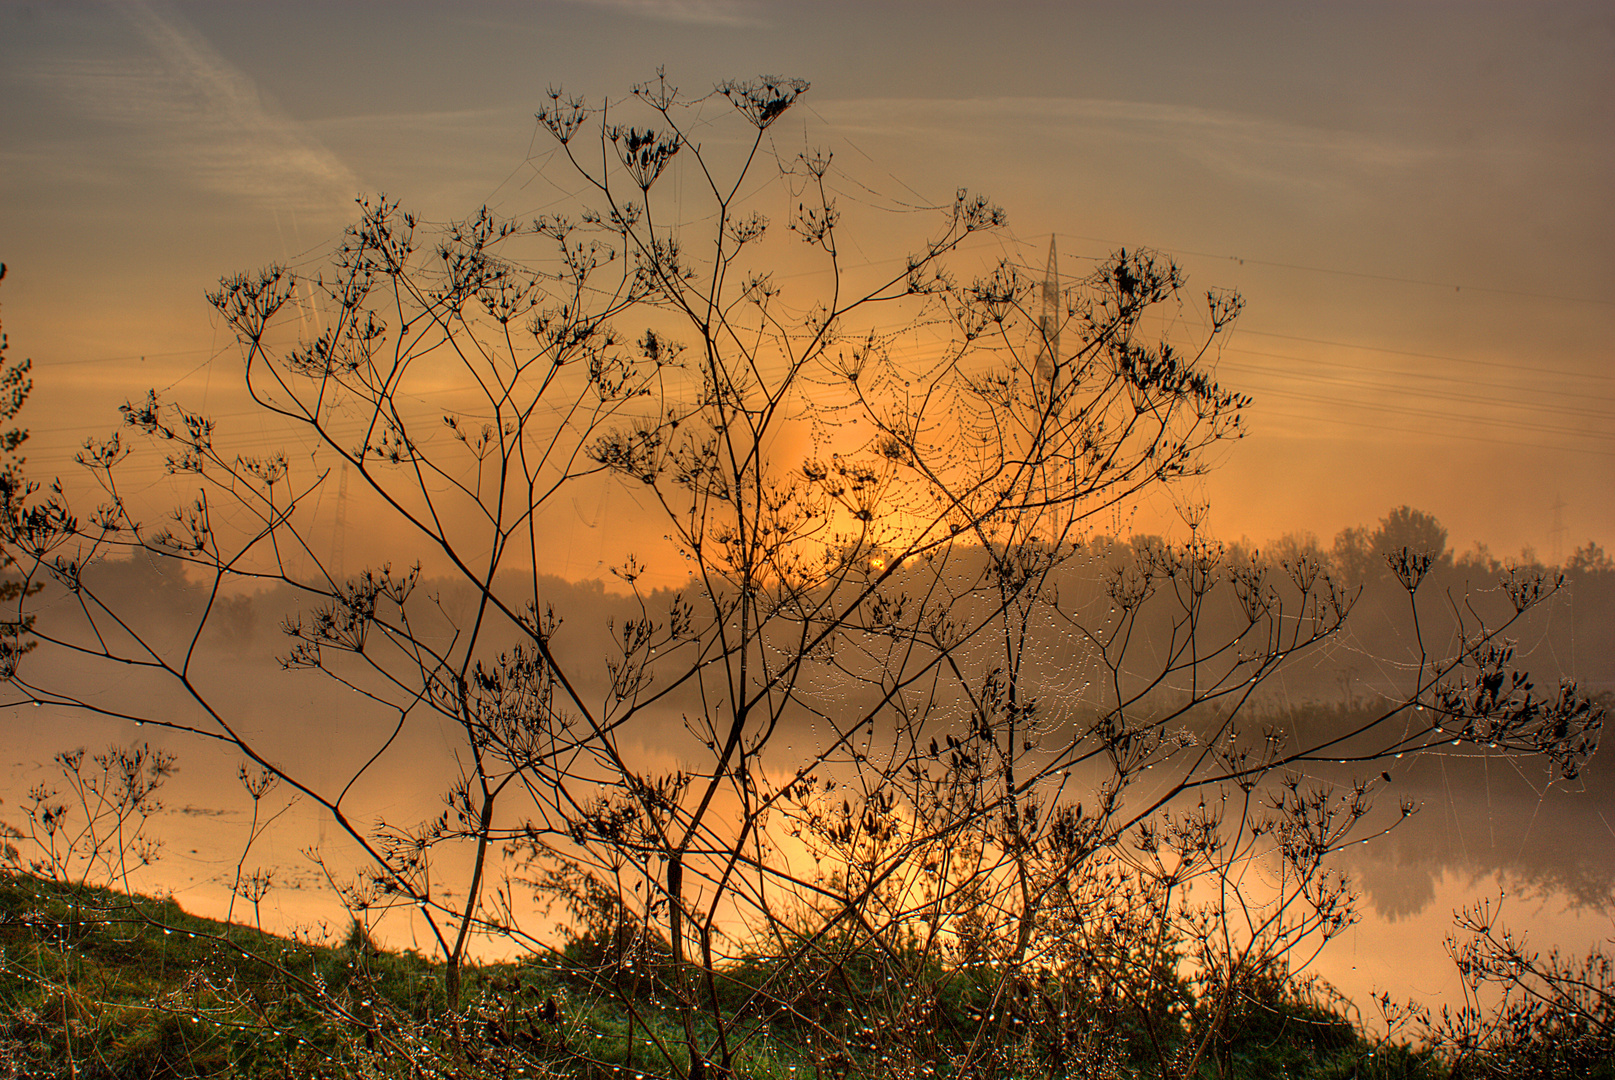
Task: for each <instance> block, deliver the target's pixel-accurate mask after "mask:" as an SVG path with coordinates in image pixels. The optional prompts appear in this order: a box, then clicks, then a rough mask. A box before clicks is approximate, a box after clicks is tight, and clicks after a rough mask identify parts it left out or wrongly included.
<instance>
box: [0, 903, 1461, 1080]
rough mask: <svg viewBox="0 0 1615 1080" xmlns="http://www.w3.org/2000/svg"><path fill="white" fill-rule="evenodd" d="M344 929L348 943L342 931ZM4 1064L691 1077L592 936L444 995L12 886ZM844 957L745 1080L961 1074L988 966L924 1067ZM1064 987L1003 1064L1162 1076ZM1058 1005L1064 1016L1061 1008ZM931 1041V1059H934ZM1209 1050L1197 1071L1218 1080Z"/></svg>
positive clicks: (1010, 1014)
mask: <svg viewBox="0 0 1615 1080" xmlns="http://www.w3.org/2000/svg"><path fill="white" fill-rule="evenodd" d="M338 936H339V937H340V935H338ZM0 944H3V948H4V953H3V956H4V966H3V968H0V1076H4V1077H8V1078H9V1077H24V1076H26V1077H33V1076H69V1075H77V1076H82V1077H202V1076H243V1077H259V1076H263V1077H315V1076H333V1075H337V1076H378V1077H379V1076H460V1077H494V1076H498V1077H512V1076H533V1077H543V1076H557V1077H563V1076H564V1077H608V1076H622V1075H633V1076H644V1077H658V1076H667V1075H684V1074H685V1073H686V1071H687V1068H688V1063H687V1062H686V1061H684V1060H682V1058H681V1049H682V1047H680V1046H679V1045H678V1044H679V1042H680V1038H679V1033H678V1032H677V1031H676V1030H675V1029H674V1028H673V1027H672V1025H671V1024H668V1023H666V1022H664V1021H663V1020H662V1019H661V1018H660V1017H659V1009H658V1001H659V1000H660V999H661V997H662V996H663V995H664V994H665V990H666V987H665V985H664V984H663V980H662V978H661V974H660V973H659V971H658V970H657V968H658V967H659V965H658V964H657V963H656V962H655V959H654V957H652V959H651V962H650V963H649V964H647V965H646V968H647V970H646V971H645V972H644V973H643V978H642V979H641V984H640V986H639V988H638V992H637V993H636V994H634V995H633V998H632V999H631V1000H634V1001H635V1002H636V1004H635V1005H632V1006H624V1005H623V1004H620V1003H618V1002H616V1001H608V1000H605V999H601V998H598V997H596V996H595V995H593V994H592V993H591V992H590V990H589V988H590V987H592V986H593V985H595V983H596V982H597V981H598V980H599V978H600V974H601V967H602V966H603V965H607V964H610V963H612V962H613V961H612V957H610V956H609V955H608V953H609V952H610V950H609V948H607V947H606V944H605V943H602V942H599V941H597V940H593V939H591V938H589V937H586V936H585V937H582V938H579V939H575V940H573V941H572V942H570V943H569V944H568V946H567V948H566V949H565V950H564V951H563V952H562V953H561V954H560V955H558V956H555V957H551V958H548V959H545V960H543V961H533V962H523V963H515V964H492V965H488V966H485V967H480V968H474V969H471V970H470V971H468V972H467V973H466V982H465V985H464V987H463V990H464V1001H463V1003H462V1006H461V1007H460V1008H459V1009H457V1010H456V1009H451V1008H449V1007H448V1004H447V999H446V997H445V994H444V985H443V966H442V965H441V964H440V963H435V962H432V961H430V960H428V959H426V958H425V957H423V956H421V955H420V954H418V953H414V952H405V953H396V952H390V951H384V950H380V949H377V948H375V947H374V946H373V945H371V943H370V942H369V940H368V938H367V937H366V936H365V934H364V932H363V930H362V929H361V928H360V927H359V926H358V925H357V924H355V925H354V926H353V927H351V928H350V930H349V932H348V934H347V935H346V938H345V940H341V941H340V943H338V942H332V943H331V944H324V945H322V944H316V943H312V942H310V941H307V940H290V939H286V938H280V937H276V936H273V935H270V934H266V933H261V932H259V931H257V930H254V929H251V928H249V927H243V926H232V925H226V924H224V923H219V922H214V921H212V920H209V919H202V918H198V917H196V916H193V915H188V914H186V913H185V912H184V911H182V910H181V909H180V907H179V905H177V904H176V903H174V902H173V901H172V900H167V901H162V900H154V899H148V898H143V897H136V896H126V895H123V894H121V893H117V892H113V891H110V890H106V889H99V888H89V887H72V886H64V885H58V884H53V883H51V882H49V881H45V880H42V879H39V878H35V877H31V876H25V875H14V876H7V877H3V878H0ZM773 968H774V964H773V963H772V961H771V958H770V957H768V956H765V955H757V956H753V957H751V958H749V959H748V960H747V961H746V962H745V963H744V964H742V965H740V966H739V967H737V968H736V969H735V970H734V971H733V972H731V973H730V975H731V978H730V979H728V980H727V981H726V982H725V983H724V984H722V986H721V987H720V990H719V992H720V993H723V994H725V995H727V996H732V997H733V998H734V1001H733V1003H732V1006H731V1007H733V1008H734V1009H736V1010H737V1011H742V1010H743V1009H744V1003H745V999H746V998H748V997H750V996H752V994H753V992H754V991H755V989H756V988H757V987H758V986H760V985H761V984H763V983H765V982H766V981H767V980H768V979H769V978H770V976H771V974H773ZM871 970H872V969H870V968H868V967H863V968H860V966H859V965H857V964H855V963H842V964H838V965H836V967H835V970H834V972H833V975H832V977H829V978H826V979H824V980H823V981H822V982H821V983H819V992H818V994H816V995H814V997H813V999H812V1000H811V1001H803V1002H802V1003H801V1005H802V1007H801V1008H799V1009H798V1010H796V1015H794V1016H792V1015H790V1014H789V1013H785V1012H782V1011H776V1012H775V1013H774V1014H773V1015H770V1016H758V1017H757V1019H758V1020H759V1021H760V1022H762V1023H764V1024H766V1025H768V1027H769V1032H768V1035H767V1037H766V1038H764V1039H762V1040H759V1041H758V1042H756V1043H755V1044H753V1045H752V1046H751V1047H750V1048H749V1049H748V1051H747V1052H746V1054H745V1056H744V1057H743V1058H741V1059H739V1060H738V1061H737V1062H736V1065H735V1069H734V1075H735V1076H737V1077H738V1076H745V1077H770V1078H774V1077H777V1078H780V1080H786V1078H797V1080H821V1078H822V1080H829V1078H831V1077H847V1078H851V1077H884V1076H892V1075H934V1076H947V1075H949V1073H947V1072H946V1071H944V1070H943V1068H941V1067H939V1066H938V1065H937V1064H936V1063H938V1062H941V1061H943V1060H945V1059H946V1058H947V1057H948V1056H949V1055H948V1054H947V1053H946V1052H945V1051H946V1049H947V1048H946V1047H945V1045H942V1044H946V1043H947V1042H949V1041H950V1040H954V1039H968V1038H970V1037H971V1036H972V1034H973V1033H974V1032H976V1031H977V1029H978V1024H979V1020H980V1015H979V1014H980V1012H981V1010H983V1009H985V1008H988V1007H989V1005H990V1003H989V1000H988V996H987V993H986V989H987V988H988V987H989V986H990V985H991V983H992V982H993V980H992V979H991V978H990V977H986V976H982V977H969V976H966V975H965V974H963V973H960V974H959V977H958V978H957V979H955V980H954V981H953V982H952V983H951V988H952V991H951V993H950V994H948V995H947V996H946V997H945V998H944V999H943V1000H942V1001H941V1002H939V1006H940V1007H939V1008H938V1009H937V1010H936V1011H935V1012H934V1013H933V1014H932V1015H930V1016H928V1017H927V1018H926V1021H925V1023H924V1024H923V1025H912V1026H911V1028H910V1030H909V1032H908V1036H907V1042H908V1045H909V1048H910V1050H911V1052H912V1053H911V1058H910V1060H908V1061H905V1062H894V1061H891V1060H890V1059H889V1055H888V1056H881V1055H878V1054H876V1055H871V1054H870V1053H869V1052H868V1048H869V1047H870V1046H886V1045H888V1044H887V1041H886V1040H882V1039H877V1038H871V1037H870V1036H873V1035H874V1034H875V1032H876V1029H877V1028H879V1027H881V1026H883V1025H891V1024H893V1023H897V1022H901V1020H902V1017H903V1016H904V1014H905V1008H904V1002H903V1001H902V1000H901V997H902V995H901V988H896V987H888V986H883V985H880V984H879V982H878V981H876V980H875V979H874V978H873V977H872V976H871ZM1069 990H1070V988H1069V987H1059V986H1056V985H1055V980H1053V979H1052V978H1051V979H1050V980H1049V981H1048V982H1047V983H1046V984H1045V985H1043V986H1038V987H1030V986H1028V987H1023V988H1021V992H1020V993H1019V994H1018V995H1017V996H1016V1000H1015V1002H1014V1004H1013V1005H1011V1006H1010V1007H1009V1008H1008V1009H1006V1013H1007V1016H1006V1019H1007V1025H1006V1029H1007V1032H1008V1034H1007V1036H1006V1037H1005V1038H1004V1039H1003V1046H1002V1048H1001V1050H1000V1052H999V1053H998V1054H996V1055H994V1058H993V1062H994V1068H995V1069H996V1070H997V1075H1000V1076H1004V1077H1028V1078H1029V1077H1051V1078H1052V1077H1065V1076H1073V1077H1075V1076H1106V1075H1108V1076H1135V1075H1153V1074H1154V1073H1155V1071H1156V1070H1155V1069H1154V1068H1153V1067H1152V1061H1153V1058H1154V1051H1153V1049H1152V1048H1151V1047H1150V1046H1148V1045H1146V1044H1145V1040H1146V1037H1145V1033H1144V1029H1143V1027H1142V1026H1140V1025H1139V1024H1137V1023H1136V1022H1135V1021H1134V1019H1133V1018H1132V1017H1130V1016H1129V1010H1128V1009H1127V1008H1126V1007H1125V1006H1122V1005H1120V1004H1119V1003H1109V1004H1107V1003H1106V1002H1104V1001H1103V1000H1101V999H1099V998H1094V999H1091V1000H1087V1001H1082V1002H1080V1003H1079V1002H1077V1001H1075V1000H1073V999H1072V998H1070V997H1069V995H1068V994H1067V993H1066V992H1067V991H1069ZM1251 990H1252V993H1251V994H1249V995H1248V996H1246V997H1245V998H1243V999H1242V1005H1241V1007H1240V1008H1239V1009H1238V1010H1236V1012H1235V1015H1233V1016H1230V1017H1229V1018H1228V1020H1229V1023H1228V1025H1227V1033H1226V1038H1225V1042H1226V1051H1227V1053H1226V1054H1225V1055H1223V1056H1222V1060H1223V1061H1226V1062H1228V1063H1231V1064H1232V1066H1233V1071H1232V1073H1231V1075H1234V1076H1250V1077H1258V1076H1260V1077H1276V1076H1295V1077H1350V1076H1362V1077H1370V1076H1385V1077H1393V1076H1394V1077H1427V1076H1428V1077H1443V1076H1447V1075H1449V1073H1448V1070H1447V1069H1446V1067H1445V1066H1444V1065H1443V1064H1442V1063H1441V1061H1440V1060H1439V1059H1438V1058H1437V1057H1436V1056H1435V1055H1433V1054H1432V1053H1431V1052H1429V1051H1423V1050H1413V1049H1410V1048H1408V1047H1407V1046H1406V1045H1402V1044H1391V1043H1384V1042H1379V1041H1376V1040H1375V1039H1373V1038H1372V1037H1370V1036H1369V1035H1367V1034H1366V1033H1365V1032H1363V1031H1362V1030H1360V1029H1359V1028H1357V1027H1355V1026H1354V1025H1353V1024H1352V1023H1351V1021H1350V1020H1348V1019H1347V1017H1346V1013H1345V1012H1344V1010H1343V1008H1342V1006H1341V1004H1340V1003H1338V1002H1332V1001H1331V1000H1330V999H1329V998H1327V997H1326V996H1325V995H1324V993H1323V990H1322V988H1321V987H1319V986H1317V985H1314V984H1306V983H1299V982H1290V983H1286V982H1280V981H1273V982H1271V983H1270V984H1268V985H1264V986H1260V987H1252V988H1251ZM1062 998H1063V1004H1064V1006H1065V1007H1063V1008H1062V1007H1060V1004H1061V1001H1062ZM1152 1004H1153V1007H1154V1008H1156V1009H1158V1010H1160V1011H1161V1013H1162V1014H1163V1015H1166V1016H1170V1017H1172V1018H1173V1024H1172V1027H1173V1028H1174V1029H1175V1030H1176V1031H1177V1033H1178V1038H1180V1039H1186V1038H1187V1036H1188V1035H1189V1033H1190V1030H1191V1029H1192V1028H1193V1027H1195V1026H1196V1025H1199V1024H1202V1023H1204V1022H1205V1019H1206V1018H1205V1017H1203V1016H1200V1015H1199V1013H1198V1010H1199V1003H1198V1002H1197V1001H1196V1000H1195V997H1194V995H1193V994H1192V993H1191V992H1190V991H1189V989H1188V988H1187V987H1184V986H1179V987H1163V988H1162V993H1161V994H1160V995H1159V997H1158V999H1157V1000H1156V1001H1155V1002H1153V1003H1152ZM932 1051H936V1052H935V1053H933V1052H932ZM1217 1070H1218V1065H1217V1064H1215V1063H1212V1062H1207V1063H1206V1064H1205V1065H1204V1066H1203V1068H1202V1070H1201V1074H1202V1075H1205V1076H1216V1075H1218V1071H1217Z"/></svg>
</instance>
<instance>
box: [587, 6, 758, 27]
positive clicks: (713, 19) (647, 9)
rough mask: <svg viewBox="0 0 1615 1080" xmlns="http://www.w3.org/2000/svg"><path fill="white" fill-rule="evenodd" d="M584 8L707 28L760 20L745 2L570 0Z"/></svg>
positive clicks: (746, 24)
mask: <svg viewBox="0 0 1615 1080" xmlns="http://www.w3.org/2000/svg"><path fill="white" fill-rule="evenodd" d="M570 2H571V3H574V4H579V5H582V6H587V7H595V8H605V9H607V10H611V11H621V12H625V13H627V14H631V15H640V16H643V17H644V18H647V19H655V20H657V21H659V22H678V23H699V24H703V25H707V26H759V25H761V24H762V22H763V20H762V18H761V17H760V16H759V14H758V12H757V9H756V6H755V5H754V4H752V3H748V2H747V0H570Z"/></svg>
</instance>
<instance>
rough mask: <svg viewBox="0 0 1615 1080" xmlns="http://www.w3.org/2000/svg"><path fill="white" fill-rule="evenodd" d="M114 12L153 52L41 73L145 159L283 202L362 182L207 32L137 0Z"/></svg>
mask: <svg viewBox="0 0 1615 1080" xmlns="http://www.w3.org/2000/svg"><path fill="white" fill-rule="evenodd" d="M116 10H117V11H119V12H120V13H121V14H123V15H124V16H125V17H126V18H127V19H128V20H129V23H130V24H131V25H132V26H133V27H134V28H135V29H136V31H137V32H138V34H139V38H140V40H141V42H142V43H143V44H144V45H145V47H146V55H144V56H133V57H129V58H127V59H123V60H87V59H74V60H67V61H60V62H55V63H50V64H48V65H41V66H40V67H38V68H36V69H35V70H34V72H33V74H34V75H35V76H36V77H38V78H41V79H43V80H45V81H48V82H49V83H51V84H53V86H54V87H55V88H56V89H57V90H58V91H59V92H61V93H63V94H64V95H65V96H66V97H68V98H69V99H70V100H71V101H72V102H73V103H74V104H75V105H76V106H77V107H79V108H81V109H83V110H84V111H86V112H89V113H90V114H92V115H94V116H95V117H97V118H98V119H101V120H103V121H106V122H109V123H112V124H116V125H119V126H121V127H124V128H125V129H126V130H127V133H128V134H129V135H130V136H131V137H133V138H134V139H135V140H137V141H138V144H139V146H140V151H139V153H140V155H141V156H142V157H144V158H146V159H147V160H149V161H151V162H154V163H155V164H157V165H158V166H159V167H161V168H162V169H163V170H164V171H166V172H169V173H170V174H172V175H174V176H176V177H180V178H183V180H184V181H188V182H189V183H190V184H192V185H194V186H195V187H197V188H200V189H202V190H206V191H213V192H218V193H221V194H226V195H233V196H236V197H239V198H243V199H247V200H250V201H252V202H254V203H257V204H260V205H263V206H267V207H274V208H277V209H286V208H289V209H293V210H308V211H320V210H334V209H338V208H341V207H345V206H347V205H348V204H349V203H350V201H351V200H352V198H353V196H354V195H355V194H356V193H357V192H358V191H359V189H360V187H361V185H360V182H359V179H358V177H356V176H355V175H354V174H353V172H352V170H350V169H349V168H348V167H347V166H346V165H344V164H343V163H342V161H341V160H340V159H339V158H337V156H336V155H335V154H333V153H331V151H330V150H328V149H327V148H325V147H324V146H323V145H321V144H320V143H319V142H318V141H317V140H315V139H314V138H312V137H311V136H310V135H309V134H308V133H307V131H305V130H304V128H303V126H302V125H301V124H299V123H298V122H297V121H295V120H294V119H292V118H291V117H289V116H287V115H286V114H285V113H284V112H283V111H282V110H280V109H279V108H278V107H276V106H275V105H274V104H273V103H272V102H271V101H268V100H266V99H265V98H264V97H263V95H262V94H260V92H259V90H258V88H257V86H256V85H255V84H254V82H253V81H252V79H251V78H249V77H248V76H247V75H246V74H245V73H244V72H242V71H241V70H240V69H239V68H237V67H235V66H234V65H233V64H231V63H230V62H229V61H228V60H226V59H225V58H224V57H223V56H221V55H220V54H219V53H218V51H217V50H215V49H214V48H213V47H212V45H210V44H209V43H208V42H207V40H206V39H205V38H203V37H202V35H201V34H200V33H198V32H197V31H196V30H194V29H193V28H191V27H189V26H187V25H185V23H184V22H182V21H181V20H180V19H179V17H178V16H176V15H174V14H173V13H169V12H163V11H160V10H158V9H157V8H154V7H153V6H151V5H149V4H146V3H142V2H138V0H131V2H128V3H122V4H118V5H117V6H116Z"/></svg>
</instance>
